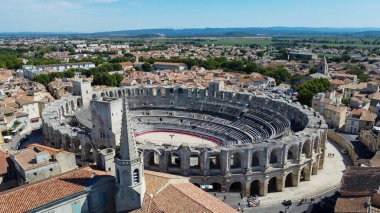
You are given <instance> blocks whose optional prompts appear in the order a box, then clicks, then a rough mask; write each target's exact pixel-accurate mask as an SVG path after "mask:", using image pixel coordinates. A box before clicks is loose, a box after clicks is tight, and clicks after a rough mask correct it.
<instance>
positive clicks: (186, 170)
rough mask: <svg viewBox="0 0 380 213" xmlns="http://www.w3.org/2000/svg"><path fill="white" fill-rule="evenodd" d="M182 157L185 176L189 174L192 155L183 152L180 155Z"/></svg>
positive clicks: (182, 170)
mask: <svg viewBox="0 0 380 213" xmlns="http://www.w3.org/2000/svg"><path fill="white" fill-rule="evenodd" d="M180 158H181V165H180V166H181V173H182V174H183V175H184V176H188V175H189V170H190V155H188V154H182V153H181V155H180Z"/></svg>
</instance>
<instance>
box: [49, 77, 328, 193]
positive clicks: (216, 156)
mask: <svg viewBox="0 0 380 213" xmlns="http://www.w3.org/2000/svg"><path fill="white" fill-rule="evenodd" d="M121 97H126V98H127V102H128V105H129V110H130V111H129V116H130V120H131V124H132V128H133V130H132V131H133V132H134V134H135V135H134V137H135V138H136V141H137V144H138V147H139V149H141V151H142V152H143V153H144V164H145V168H146V169H149V170H154V171H161V172H165V173H171V174H179V175H184V176H190V177H191V181H192V182H193V183H194V184H197V185H212V186H213V190H215V191H226V192H241V193H242V194H243V195H244V196H249V195H259V196H266V195H267V193H271V192H278V191H283V190H284V188H285V187H294V186H297V185H298V184H299V183H300V182H301V181H308V180H310V179H311V176H313V175H317V173H318V172H319V171H320V170H321V169H323V166H324V159H325V148H326V134H327V125H326V124H325V121H324V120H323V118H322V116H320V115H319V114H318V113H317V112H314V111H313V110H312V109H310V108H308V107H307V106H302V105H300V104H299V103H293V102H291V101H289V100H285V99H283V98H281V97H278V96H276V95H273V94H269V93H267V94H264V95H263V94H261V95H257V94H253V93H248V92H234V91H227V90H224V88H223V84H222V83H219V82H211V83H210V84H209V86H208V88H186V87H169V86H163V87H158V86H145V87H122V88H109V89H106V90H101V91H93V90H92V88H91V85H90V82H86V81H75V82H73V95H72V96H68V97H65V98H63V99H61V100H57V101H55V102H52V103H50V104H48V105H47V106H46V108H45V109H44V112H43V122H44V125H43V133H44V137H45V143H46V144H47V145H50V146H52V147H56V148H60V149H64V150H67V151H71V152H75V153H76V154H77V155H78V157H80V158H81V159H82V160H83V161H90V162H97V161H98V160H99V158H104V157H108V158H110V159H111V158H112V156H111V155H112V153H108V151H107V150H110V149H107V148H113V149H117V147H118V144H119V140H120V130H121V117H122V99H121Z"/></svg>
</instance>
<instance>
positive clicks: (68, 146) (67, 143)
mask: <svg viewBox="0 0 380 213" xmlns="http://www.w3.org/2000/svg"><path fill="white" fill-rule="evenodd" d="M71 149H72V146H71V140H70V137H69V136H67V135H66V137H65V150H66V151H71Z"/></svg>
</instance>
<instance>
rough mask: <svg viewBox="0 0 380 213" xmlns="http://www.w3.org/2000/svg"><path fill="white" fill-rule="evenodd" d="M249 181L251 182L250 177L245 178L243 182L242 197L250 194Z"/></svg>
mask: <svg viewBox="0 0 380 213" xmlns="http://www.w3.org/2000/svg"><path fill="white" fill-rule="evenodd" d="M250 182H251V178H247V180H246V181H245V183H244V185H243V186H244V188H245V190H244V192H245V193H244V194H243V195H244V197H249V196H251V184H250Z"/></svg>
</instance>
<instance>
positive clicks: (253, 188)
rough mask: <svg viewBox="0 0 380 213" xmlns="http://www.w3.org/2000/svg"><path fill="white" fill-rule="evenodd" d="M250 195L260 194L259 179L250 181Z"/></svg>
mask: <svg viewBox="0 0 380 213" xmlns="http://www.w3.org/2000/svg"><path fill="white" fill-rule="evenodd" d="M251 195H252V196H256V195H257V196H258V195H260V181H259V180H254V181H252V183H251Z"/></svg>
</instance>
